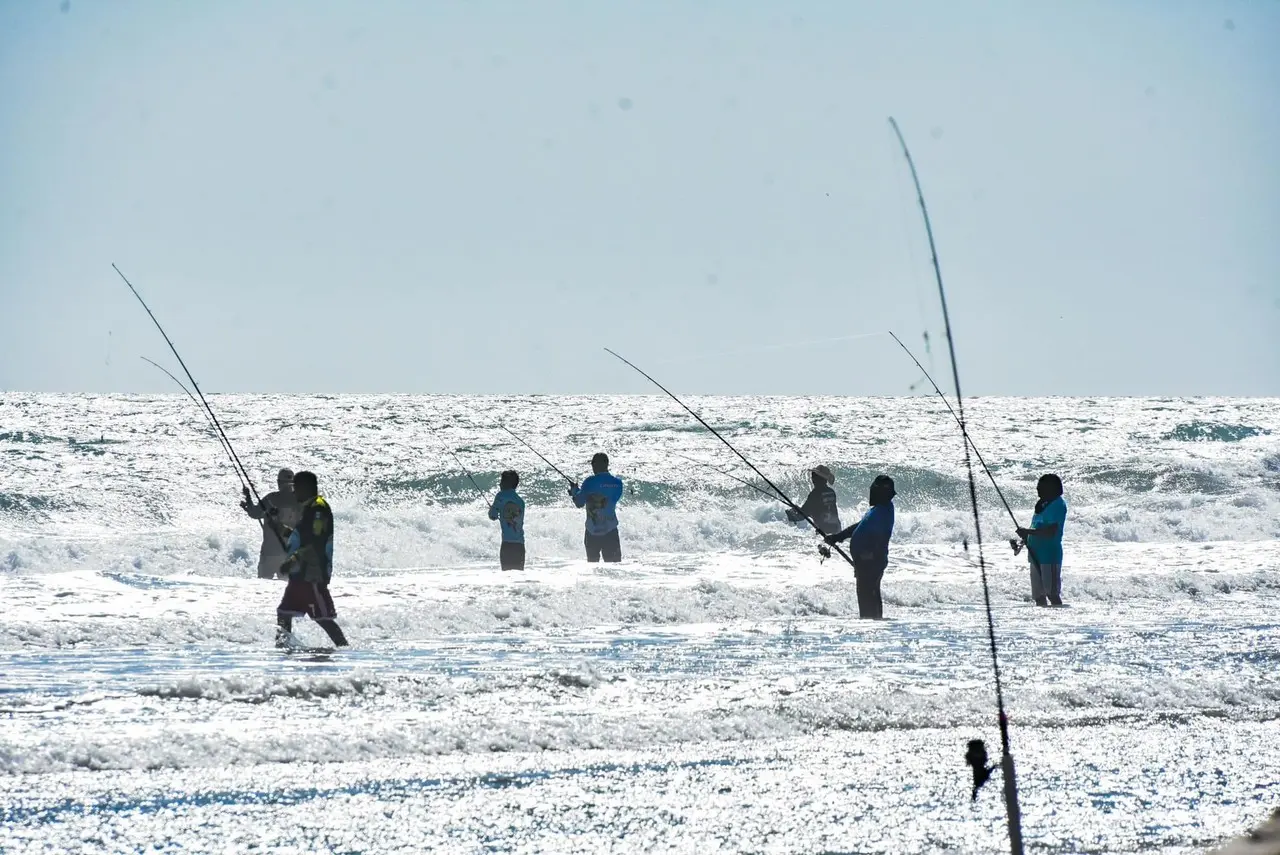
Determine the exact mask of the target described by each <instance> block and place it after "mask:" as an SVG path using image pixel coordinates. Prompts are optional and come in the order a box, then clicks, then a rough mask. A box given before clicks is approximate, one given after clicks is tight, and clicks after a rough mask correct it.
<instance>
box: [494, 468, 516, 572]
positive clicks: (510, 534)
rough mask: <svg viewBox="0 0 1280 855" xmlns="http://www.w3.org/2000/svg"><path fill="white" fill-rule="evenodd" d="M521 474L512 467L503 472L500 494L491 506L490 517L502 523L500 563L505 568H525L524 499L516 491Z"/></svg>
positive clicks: (499, 487)
mask: <svg viewBox="0 0 1280 855" xmlns="http://www.w3.org/2000/svg"><path fill="white" fill-rule="evenodd" d="M518 486H520V476H519V475H518V474H517V473H516V472H514V471H513V470H511V469H508V470H507V471H506V472H503V473H502V480H501V481H499V482H498V495H496V496H494V497H493V504H492V505H490V506H489V519H491V520H498V521H499V522H501V523H502V546H501V547H499V549H498V563H499V565H501V567H502V569H503V570H523V569H524V499H522V498H520V494H519V493H517V492H516V487H518Z"/></svg>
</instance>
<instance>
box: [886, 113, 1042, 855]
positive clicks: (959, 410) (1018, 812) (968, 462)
mask: <svg viewBox="0 0 1280 855" xmlns="http://www.w3.org/2000/svg"><path fill="white" fill-rule="evenodd" d="M889 127H891V128H893V133H894V136H896V137H897V138H898V144H899V145H900V146H901V147H902V154H903V156H904V157H905V158H906V160H907V166H908V168H909V169H910V170H911V181H912V183H913V184H914V185H915V188H916V201H917V202H919V203H920V214H921V215H922V216H923V218H924V230H925V234H926V235H927V236H928V238H929V254H930V256H931V258H932V260H933V275H934V279H936V280H937V283H938V299H939V301H940V302H941V303H942V321H943V325H944V326H945V328H946V333H947V351H948V354H949V355H950V357H951V377H952V380H954V381H955V390H956V421H957V422H958V423H959V425H960V433H961V434H962V436H963V438H964V443H963V445H964V466H965V471H966V472H967V473H968V476H969V503H970V504H971V505H972V507H973V531H974V536H975V539H976V540H977V542H978V568H979V571H980V573H981V575H982V599H983V603H984V605H985V607H986V613H987V640H988V642H989V645H990V648H991V670H992V673H993V674H994V675H995V688H996V710H997V712H998V713H999V722H1000V749H1001V765H1002V766H1003V768H1004V797H1005V809H1006V812H1007V814H1008V826H1009V847H1010V851H1011V852H1012V855H1023V848H1022V808H1021V806H1020V805H1019V804H1018V783H1017V776H1016V773H1015V770H1014V765H1013V754H1012V752H1011V750H1010V746H1009V718H1008V716H1007V715H1006V714H1005V709H1004V690H1003V688H1002V686H1001V682H1000V657H999V654H998V652H997V649H996V626H995V618H994V617H993V616H992V613H991V589H990V586H989V585H988V584H987V562H986V559H985V558H984V556H983V552H982V521H981V519H980V518H979V515H978V482H977V479H976V478H975V477H974V475H973V460H972V457H971V456H970V454H969V448H970V446H971V444H972V443H971V441H970V440H969V431H968V428H967V427H966V426H965V419H964V396H963V395H961V393H960V368H959V366H958V365H957V364H956V342H955V337H954V336H953V335H952V333H951V315H950V313H949V312H948V311H947V291H946V288H945V287H943V284H942V267H941V265H939V263H938V247H937V244H936V243H935V242H934V240H933V224H932V223H931V222H930V221H929V208H928V206H927V205H925V203H924V190H923V189H921V187H920V176H919V175H918V174H917V173H916V164H915V161H914V160H912V158H911V150H910V149H908V148H907V141H906V139H904V138H903V136H902V131H901V130H900V129H899V128H898V123H897V122H896V121H894V119H893V117H892V116H890V117H889ZM970 755H971V756H973V757H974V758H975V759H976V757H977V754H976V752H973V751H972V750H971V752H970ZM971 765H972V763H971ZM977 773H978V767H977V766H976V765H975V766H974V774H975V779H976V776H977ZM974 796H975V798H976V796H977V790H976V789H975V790H974Z"/></svg>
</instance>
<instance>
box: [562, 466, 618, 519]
mask: <svg viewBox="0 0 1280 855" xmlns="http://www.w3.org/2000/svg"><path fill="white" fill-rule="evenodd" d="M621 498H622V479H620V478H615V477H614V476H613V475H611V474H609V473H608V472H598V473H596V474H595V475H592V476H591V477H590V478H588V479H587V480H585V481H583V482H582V486H581V487H579V488H578V489H577V490H574V491H573V503H574V504H575V505H577V506H578V507H580V508H586V509H587V534H608V533H609V532H611V531H613V530H614V529H616V528H617V527H618V500H619V499H621Z"/></svg>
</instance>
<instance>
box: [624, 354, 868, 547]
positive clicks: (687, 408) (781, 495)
mask: <svg viewBox="0 0 1280 855" xmlns="http://www.w3.org/2000/svg"><path fill="white" fill-rule="evenodd" d="M605 352H606V353H608V354H609V355H610V356H613V357H615V358H616V359H618V360H619V361H620V362H623V363H625V364H626V365H629V366H630V367H631V368H632V369H634V370H635V372H636V373H637V374H639V375H640V376H641V377H643V378H644V379H646V380H648V381H649V382H650V383H652V384H653V385H655V386H657V387H658V388H659V389H661V390H662V391H663V392H666V393H667V397H669V398H670V399H671V400H673V401H675V402H676V403H677V404H679V405H680V407H681V408H682V409H683V410H684V411H685V412H687V413H688V414H689V415H691V416H693V417H694V418H695V419H697V420H698V424H700V425H702V426H703V427H704V428H706V429H707V430H709V431H711V435H712V436H714V437H715V438H716V439H718V440H720V441H721V442H723V443H724V444H725V446H726V447H728V449H729V450H730V451H732V452H733V453H734V454H736V455H738V458H739V459H740V460H741V461H742V462H743V463H745V464H747V465H748V466H750V467H751V471H752V472H754V473H756V474H757V475H759V476H760V479H761V480H762V481H764V482H765V483H766V484H768V485H769V488H770V489H771V490H773V492H775V493H777V494H778V498H779V499H781V500H782V501H783V502H785V503H786V505H787V506H788V507H789V508H791V510H792V511H794V512H795V513H796V514H798V515H799V516H800V517H802V518H803V519H804V521H805V522H807V523H809V525H810V526H812V527H813V530H814V531H815V532H817V533H818V536H819V537H822V538H823V541H824V547H829V548H830V549H834V550H835V551H836V552H838V553H840V557H841V558H843V559H844V560H845V561H848V562H849V566H850V567H852V566H853V559H852V558H850V557H849V554H848V553H846V552H845V551H844V550H843V549H841V548H840V546H839V544H835V543H830V544H827V543H825V540H826V535H825V534H824V532H823V531H822V529H821V528H819V526H818V524H817V523H816V522H814V521H813V519H812V518H811V517H810V516H809V515H808V514H806V513H805V512H804V509H803V508H801V507H800V506H799V505H797V504H796V503H795V502H793V501H791V498H790V497H789V496H788V495H787V494H786V493H784V492H782V489H781V488H780V487H779V486H778V485H777V484H775V483H773V482H772V481H770V480H769V476H767V475H765V474H764V473H763V472H761V471H760V470H759V469H757V468H756V465H755V464H754V463H752V462H751V461H750V460H748V459H747V458H746V456H745V455H744V454H743V453H742V452H741V451H738V449H736V448H734V447H733V444H732V443H730V442H729V440H727V439H725V438H724V437H723V436H721V435H720V431H718V430H716V429H715V428H713V427H712V426H711V425H709V424H707V422H706V420H705V419H704V418H702V416H700V415H698V414H697V413H696V412H694V411H693V409H692V408H691V407H690V406H689V405H688V404H686V403H685V402H684V401H682V400H680V399H679V398H677V397H676V395H675V393H674V392H672V391H671V390H670V389H668V388H667V387H666V386H663V385H662V384H661V383H659V382H658V381H657V380H654V379H653V378H652V377H650V376H649V375H648V374H646V373H645V372H644V371H642V370H641V369H640V367H639V366H638V365H636V364H635V363H634V362H631V361H630V360H628V359H626V358H625V357H623V356H621V355H620V354H618V353H615V352H614V351H612V350H609V348H607V347H606V348H605ZM766 495H767V494H766ZM824 547H819V551H820V552H821V550H822V549H823V548H824ZM828 554H829V553H822V555H823V557H824V558H825V557H827V555H828Z"/></svg>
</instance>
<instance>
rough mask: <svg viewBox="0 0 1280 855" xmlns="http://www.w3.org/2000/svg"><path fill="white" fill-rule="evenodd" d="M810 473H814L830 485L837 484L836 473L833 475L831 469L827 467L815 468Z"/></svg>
mask: <svg viewBox="0 0 1280 855" xmlns="http://www.w3.org/2000/svg"><path fill="white" fill-rule="evenodd" d="M809 471H810V472H812V473H813V474H814V475H817V476H818V477H819V478H821V479H822V480H823V481H826V482H827V484H828V485H830V484H834V483H835V482H836V476H835V473H833V472H832V471H831V470H830V469H828V468H827V467H825V466H821V465H819V466H815V467H813V468H812V469H810V470H809Z"/></svg>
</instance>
